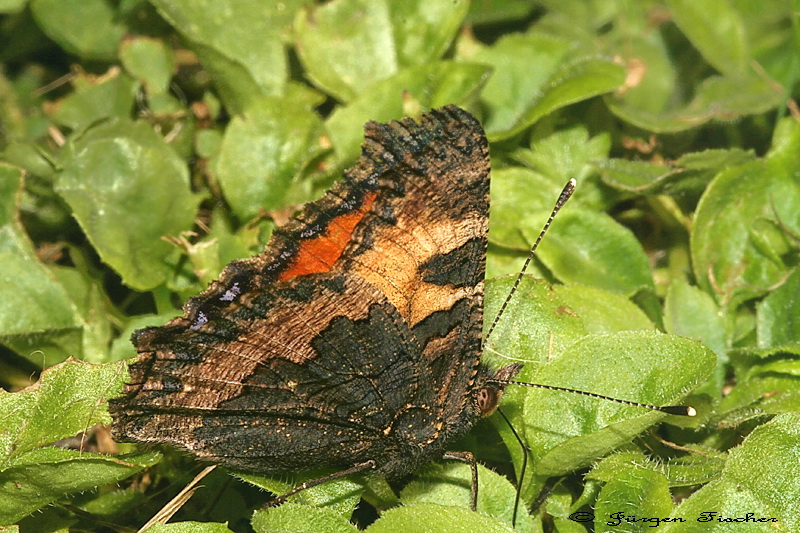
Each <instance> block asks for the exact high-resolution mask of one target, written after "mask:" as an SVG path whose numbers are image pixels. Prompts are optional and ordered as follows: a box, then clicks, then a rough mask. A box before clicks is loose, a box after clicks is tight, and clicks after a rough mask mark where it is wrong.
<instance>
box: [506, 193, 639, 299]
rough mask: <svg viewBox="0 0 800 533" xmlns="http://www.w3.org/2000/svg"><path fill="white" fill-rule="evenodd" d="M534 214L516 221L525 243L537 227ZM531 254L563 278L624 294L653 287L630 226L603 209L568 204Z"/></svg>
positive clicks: (531, 238)
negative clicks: (525, 239)
mask: <svg viewBox="0 0 800 533" xmlns="http://www.w3.org/2000/svg"><path fill="white" fill-rule="evenodd" d="M537 218H538V220H537V222H532V221H531V218H530V217H526V219H525V220H524V221H523V222H522V223H521V224H520V226H521V231H522V234H523V235H524V236H525V237H526V238H527V240H528V242H531V243H533V242H534V240H535V239H536V236H538V234H539V231H540V230H541V217H540V216H539V217H537ZM537 253H538V257H539V258H540V259H541V261H542V262H543V263H544V264H545V265H547V268H549V269H550V270H552V271H553V273H554V274H555V275H556V276H557V277H558V278H559V279H560V280H562V281H564V282H565V283H578V282H583V283H590V284H591V285H592V286H594V287H598V288H601V289H604V290H607V291H612V292H618V293H620V294H624V295H626V296H633V295H634V294H635V293H636V292H638V291H641V290H652V289H653V288H654V286H653V279H652V276H651V273H650V265H649V263H648V260H647V256H646V255H645V253H644V250H643V249H642V247H641V244H640V243H639V241H638V240H637V239H636V237H635V236H634V235H633V233H631V231H630V230H628V229H627V228H625V227H623V226H621V225H620V224H619V223H617V222H616V221H615V220H614V219H612V218H611V217H610V216H608V215H606V214H605V213H598V212H595V211H588V210H578V209H575V208H574V207H573V208H570V209H566V210H564V211H563V212H562V213H560V214H559V215H558V218H557V219H556V221H555V222H554V223H553V225H552V226H551V228H550V232H549V235H548V238H547V239H545V240H544V241H543V242H542V244H541V246H540V247H539V250H538V252H537Z"/></svg>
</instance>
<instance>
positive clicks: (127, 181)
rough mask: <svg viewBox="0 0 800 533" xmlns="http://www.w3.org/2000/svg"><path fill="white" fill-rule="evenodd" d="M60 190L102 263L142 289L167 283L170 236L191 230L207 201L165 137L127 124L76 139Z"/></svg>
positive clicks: (105, 127)
mask: <svg viewBox="0 0 800 533" xmlns="http://www.w3.org/2000/svg"><path fill="white" fill-rule="evenodd" d="M56 191H57V192H58V193H59V194H61V195H62V196H63V198H64V200H65V201H66V202H67V203H68V204H69V206H70V207H71V208H72V210H73V214H74V216H75V218H76V219H77V220H78V223H79V224H80V225H81V227H82V228H83V230H84V231H85V232H86V235H87V236H88V237H89V239H90V240H91V241H92V244H93V245H94V247H95V249H96V250H97V252H98V253H99V254H100V257H101V259H102V260H103V261H104V262H105V263H107V264H108V265H109V266H111V267H112V268H114V269H115V270H116V271H117V272H118V273H119V274H120V276H122V279H123V281H124V282H125V283H126V284H127V285H128V286H130V287H133V288H136V289H140V290H147V289H152V288H153V287H155V286H157V285H159V284H161V283H163V282H164V281H165V280H166V279H167V276H168V275H169V273H170V270H171V267H170V266H169V264H168V263H167V258H168V256H169V255H170V254H171V253H173V251H174V249H173V247H172V246H171V245H170V244H168V243H167V242H165V241H164V240H163V239H162V237H164V236H177V235H178V234H179V233H180V232H181V231H186V230H189V229H191V227H192V223H193V221H194V215H195V210H196V209H197V204H198V200H199V198H198V197H197V196H195V195H194V194H192V192H191V191H190V190H189V177H188V173H187V170H186V166H185V164H184V162H183V161H182V160H181V159H180V158H179V157H178V156H177V155H176V154H175V152H173V151H172V149H171V148H170V147H169V146H168V145H167V144H166V142H164V139H163V138H161V137H160V136H159V135H158V134H156V133H155V132H154V131H153V130H152V128H151V127H150V126H149V125H148V124H145V123H141V122H138V123H137V122H128V121H125V120H110V121H108V122H105V123H103V124H100V125H98V126H95V127H93V128H91V129H89V130H88V131H86V132H84V133H81V134H80V135H76V136H74V137H73V138H71V139H70V142H69V143H68V144H67V145H66V146H65V151H64V155H63V169H62V170H61V172H60V173H59V178H58V182H57V184H56ZM152 213H162V214H163V216H159V217H154V216H152Z"/></svg>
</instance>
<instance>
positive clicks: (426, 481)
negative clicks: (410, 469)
mask: <svg viewBox="0 0 800 533" xmlns="http://www.w3.org/2000/svg"><path fill="white" fill-rule="evenodd" d="M471 487H472V471H471V469H470V467H469V465H466V464H463V463H458V462H455V461H445V460H442V461H439V462H436V463H433V464H431V465H428V466H426V467H425V468H423V469H421V470H419V471H417V472H416V473H415V474H414V479H412V480H411V481H410V482H409V483H408V485H406V486H405V487H404V488H403V491H402V493H401V495H400V499H401V501H402V503H403V505H404V506H408V505H416V504H421V503H435V504H439V505H448V506H454V507H462V508H464V509H469V508H470V505H471V501H470V500H471ZM516 493H517V490H516V487H515V486H514V485H512V484H511V482H510V481H509V480H508V479H507V478H505V477H504V476H501V475H499V474H497V473H495V472H493V471H492V470H489V469H488V468H486V467H484V466H483V465H481V464H478V509H477V512H478V513H479V514H481V515H485V516H490V517H493V518H496V519H498V520H502V521H503V522H506V524H507V525H509V526H511V521H512V518H513V513H514V502H515V499H516ZM515 530H516V531H520V532H522V531H533V519H532V517H531V516H528V515H527V513H525V512H524V511H522V509H520V510H519V516H518V517H517V523H516V526H515Z"/></svg>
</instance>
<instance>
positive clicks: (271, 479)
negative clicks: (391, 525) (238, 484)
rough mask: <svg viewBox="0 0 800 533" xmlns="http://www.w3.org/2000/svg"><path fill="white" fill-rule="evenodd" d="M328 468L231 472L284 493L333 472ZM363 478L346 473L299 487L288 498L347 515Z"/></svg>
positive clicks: (250, 481)
mask: <svg viewBox="0 0 800 533" xmlns="http://www.w3.org/2000/svg"><path fill="white" fill-rule="evenodd" d="M335 472H336V471H335V470H331V469H316V470H310V471H307V472H302V473H300V474H298V475H296V476H295V475H290V476H285V475H284V476H281V477H280V478H278V477H277V476H267V475H261V474H256V473H252V472H241V471H233V474H234V475H235V476H236V477H238V478H240V479H242V480H244V481H246V482H248V483H250V484H253V485H255V486H257V487H260V488H262V489H265V490H268V491H270V492H272V493H273V494H286V493H287V492H289V491H290V490H292V489H293V488H295V487H298V486H300V485H301V484H303V483H305V482H306V481H311V480H316V479H319V478H322V477H325V476H327V475H330V474H333V473H335ZM363 491H364V482H363V481H362V480H361V478H360V476H357V475H356V476H349V477H345V478H339V479H334V480H330V481H327V482H325V483H322V484H320V485H317V486H315V487H311V488H308V489H305V490H302V491H300V492H299V493H297V494H296V495H294V496H292V497H291V499H290V502H293V503H296V504H304V505H310V506H315V507H322V506H327V507H328V508H329V510H330V511H334V512H336V513H337V514H339V515H340V516H343V517H349V516H350V515H352V514H353V510H354V509H355V508H356V506H357V505H358V502H359V499H360V498H361V493H362V492H363Z"/></svg>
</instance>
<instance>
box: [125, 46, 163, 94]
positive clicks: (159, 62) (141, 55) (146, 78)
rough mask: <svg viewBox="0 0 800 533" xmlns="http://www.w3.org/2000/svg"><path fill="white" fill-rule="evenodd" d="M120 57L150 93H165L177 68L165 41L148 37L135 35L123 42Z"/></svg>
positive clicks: (127, 68) (128, 69) (132, 74)
mask: <svg viewBox="0 0 800 533" xmlns="http://www.w3.org/2000/svg"><path fill="white" fill-rule="evenodd" d="M119 58H120V61H121V62H122V65H123V66H124V67H125V69H126V70H127V71H128V72H129V73H130V74H131V76H133V77H135V78H136V79H138V80H139V81H140V82H141V83H142V84H144V86H145V87H147V90H148V92H149V93H150V94H158V93H164V92H166V91H167V89H169V83H170V80H171V79H172V71H173V69H174V68H175V65H174V60H173V57H172V53H171V51H170V50H169V49H168V48H167V47H166V46H164V43H162V42H161V41H158V40H155V39H148V38H146V37H135V38H132V39H126V40H125V41H123V42H122V46H121V47H120V50H119Z"/></svg>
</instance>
